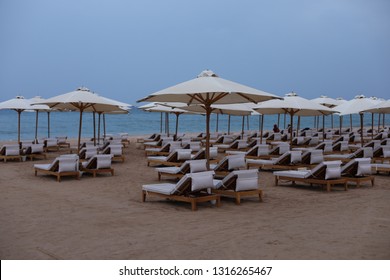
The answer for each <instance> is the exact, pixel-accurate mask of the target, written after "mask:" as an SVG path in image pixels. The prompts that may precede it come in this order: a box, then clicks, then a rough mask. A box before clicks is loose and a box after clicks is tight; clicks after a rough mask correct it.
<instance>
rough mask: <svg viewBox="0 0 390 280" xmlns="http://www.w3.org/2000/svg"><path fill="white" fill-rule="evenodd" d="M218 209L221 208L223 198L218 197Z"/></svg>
mask: <svg viewBox="0 0 390 280" xmlns="http://www.w3.org/2000/svg"><path fill="white" fill-rule="evenodd" d="M216 205H217V207H220V206H221V197H220V196H218V198H217V203H216Z"/></svg>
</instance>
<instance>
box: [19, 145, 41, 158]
mask: <svg viewBox="0 0 390 280" xmlns="http://www.w3.org/2000/svg"><path fill="white" fill-rule="evenodd" d="M23 155H24V156H26V158H28V159H30V160H33V159H36V158H38V159H46V153H45V152H44V148H43V144H31V145H29V146H27V147H26V148H25V150H24V153H23Z"/></svg>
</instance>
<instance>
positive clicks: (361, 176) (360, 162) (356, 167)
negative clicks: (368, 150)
mask: <svg viewBox="0 0 390 280" xmlns="http://www.w3.org/2000/svg"><path fill="white" fill-rule="evenodd" d="M371 169H372V167H371V159H369V158H354V159H352V160H351V161H349V162H348V163H346V164H345V165H344V166H342V167H341V175H342V176H343V177H345V178H346V179H347V182H354V183H356V186H357V187H360V183H362V182H367V181H369V182H371V186H374V176H372V175H371V174H372V170H371Z"/></svg>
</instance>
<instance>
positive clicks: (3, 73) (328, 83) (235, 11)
mask: <svg viewBox="0 0 390 280" xmlns="http://www.w3.org/2000/svg"><path fill="white" fill-rule="evenodd" d="M205 69H210V70H212V71H214V72H215V73H216V74H218V75H219V76H220V77H222V78H224V79H228V80H232V81H235V82H238V83H242V84H244V85H247V86H251V87H254V88H257V89H260V90H263V91H266V92H270V93H273V94H276V95H279V96H284V95H285V94H286V93H288V92H291V91H294V92H296V93H297V94H298V95H300V96H302V97H305V98H309V99H311V98H316V97H319V96H320V95H327V96H329V97H333V98H336V97H343V98H344V99H351V98H353V97H354V96H355V95H358V94H364V95H365V96H367V97H369V96H376V97H381V98H385V99H389V98H390V92H389V89H390V1H388V0H317V1H311V0H295V1H289V0H272V1H270V0H240V1H232V0H214V1H212V0H208V1H204V0H197V1H183V0H165V1H157V0H154V1H152V0H106V1H104V0H66V1H60V0H34V1H30V0H0V101H4V100H7V99H10V98H13V97H15V96H16V95H22V96H25V97H26V98H31V97H34V96H37V95H39V96H42V97H44V98H48V97H52V96H54V95H58V94H63V93H66V92H70V91H73V90H75V89H76V88H78V87H80V86H85V87H88V88H89V89H91V90H92V91H94V92H97V93H99V94H101V95H103V96H106V97H110V98H113V99H116V100H119V101H122V102H127V103H130V104H133V105H135V106H139V105H142V104H140V103H136V101H137V100H139V99H141V98H143V97H145V96H147V95H149V94H151V93H153V92H156V91H159V90H161V89H164V88H166V87H169V86H173V85H175V84H177V83H181V82H184V81H187V80H190V79H193V78H195V77H196V76H197V75H198V74H199V73H200V72H201V71H202V70H205Z"/></svg>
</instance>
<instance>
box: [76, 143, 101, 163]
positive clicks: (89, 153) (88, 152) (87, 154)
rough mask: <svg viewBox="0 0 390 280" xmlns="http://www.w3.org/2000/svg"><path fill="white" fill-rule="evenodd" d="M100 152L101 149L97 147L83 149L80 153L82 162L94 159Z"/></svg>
mask: <svg viewBox="0 0 390 280" xmlns="http://www.w3.org/2000/svg"><path fill="white" fill-rule="evenodd" d="M98 150H99V149H98V147H96V146H87V147H84V148H82V149H81V150H80V153H79V159H80V161H82V160H88V159H90V158H92V157H93V156H94V155H97V154H98Z"/></svg>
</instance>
